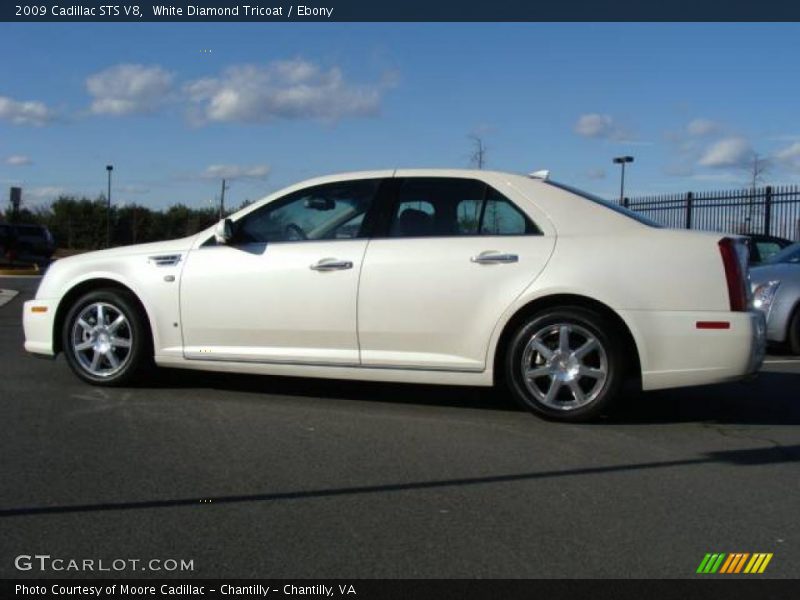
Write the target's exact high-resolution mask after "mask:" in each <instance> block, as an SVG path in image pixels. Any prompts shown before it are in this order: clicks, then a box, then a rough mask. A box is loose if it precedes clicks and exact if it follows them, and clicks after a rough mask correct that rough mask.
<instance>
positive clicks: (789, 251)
mask: <svg viewBox="0 0 800 600" xmlns="http://www.w3.org/2000/svg"><path fill="white" fill-rule="evenodd" d="M766 262H767V263H768V264H771V265H774V264H775V263H794V264H798V263H800V242H795V243H794V244H792V245H791V246H786V248H784V249H783V250H781V251H780V252H778V253H777V254H773V255H772V256H770V257H769V259H767V261H766Z"/></svg>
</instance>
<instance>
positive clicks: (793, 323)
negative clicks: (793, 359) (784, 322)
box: [786, 306, 800, 354]
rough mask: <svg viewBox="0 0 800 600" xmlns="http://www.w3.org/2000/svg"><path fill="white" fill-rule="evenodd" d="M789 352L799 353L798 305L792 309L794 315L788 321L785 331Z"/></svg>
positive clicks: (799, 323) (799, 319) (799, 320)
mask: <svg viewBox="0 0 800 600" xmlns="http://www.w3.org/2000/svg"><path fill="white" fill-rule="evenodd" d="M786 333H787V335H786V341H787V342H788V346H789V352H791V353H792V354H800V306H798V307H796V308H795V309H794V315H792V318H791V319H790V321H789V331H787V332H786Z"/></svg>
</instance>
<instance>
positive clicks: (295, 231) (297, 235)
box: [285, 223, 308, 241]
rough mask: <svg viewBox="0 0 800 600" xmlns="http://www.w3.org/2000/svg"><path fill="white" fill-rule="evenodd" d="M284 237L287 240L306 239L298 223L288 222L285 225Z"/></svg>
mask: <svg viewBox="0 0 800 600" xmlns="http://www.w3.org/2000/svg"><path fill="white" fill-rule="evenodd" d="M285 231H286V239H287V240H289V241H297V240H307V239H308V236H307V235H306V232H305V231H303V230H302V229H300V226H299V225H295V224H294V223H289V224H288V225H287V226H286V230H285Z"/></svg>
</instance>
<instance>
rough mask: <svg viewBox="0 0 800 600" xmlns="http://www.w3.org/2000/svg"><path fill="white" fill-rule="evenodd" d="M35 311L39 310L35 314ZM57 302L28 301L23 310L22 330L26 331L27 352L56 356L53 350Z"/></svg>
mask: <svg viewBox="0 0 800 600" xmlns="http://www.w3.org/2000/svg"><path fill="white" fill-rule="evenodd" d="M34 309H38V311H37V312H34ZM55 317H56V302H55V301H52V300H28V301H27V302H25V304H24V305H23V308H22V328H23V329H24V330H25V350H27V351H28V352H31V353H33V354H42V355H45V356H53V355H55V351H54V349H53V324H54V323H55Z"/></svg>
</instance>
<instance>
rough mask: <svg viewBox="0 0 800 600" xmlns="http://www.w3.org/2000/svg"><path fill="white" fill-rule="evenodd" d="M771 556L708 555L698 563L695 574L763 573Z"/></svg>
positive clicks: (741, 553) (722, 553)
mask: <svg viewBox="0 0 800 600" xmlns="http://www.w3.org/2000/svg"><path fill="white" fill-rule="evenodd" d="M772 556H773V555H772V553H768V552H754V553H753V554H751V553H749V552H731V553H730V554H726V553H724V552H716V553H708V554H706V555H705V556H704V557H703V560H702V561H700V565H699V566H698V567H697V572H698V573H712V574H713V573H720V574H726V575H733V574H738V573H742V572H744V573H751V574H756V573H763V572H764V571H765V570H766V568H767V565H768V564H769V562H770V561H771V560H772ZM748 559H749V560H748ZM745 565H747V566H745Z"/></svg>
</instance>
